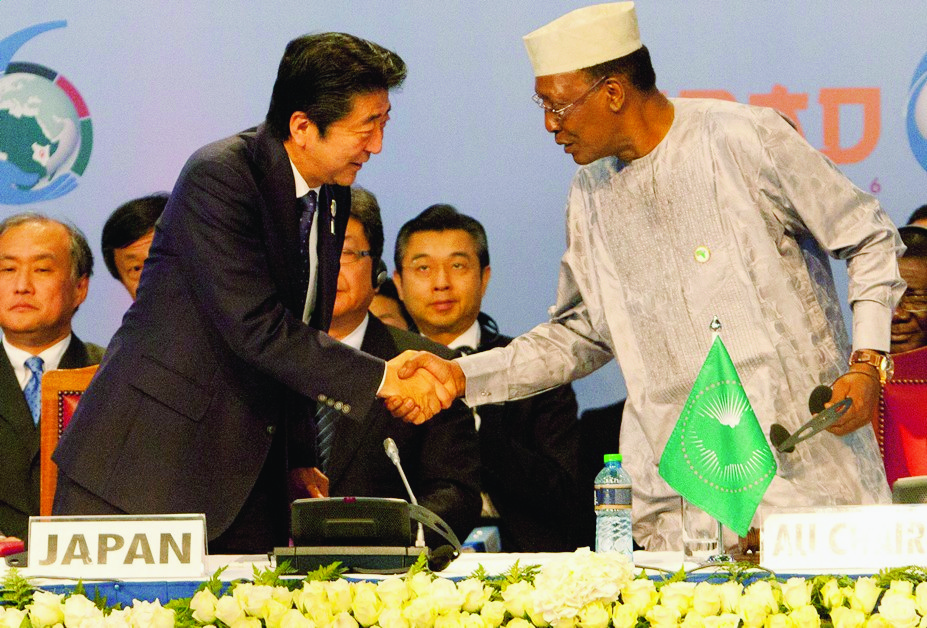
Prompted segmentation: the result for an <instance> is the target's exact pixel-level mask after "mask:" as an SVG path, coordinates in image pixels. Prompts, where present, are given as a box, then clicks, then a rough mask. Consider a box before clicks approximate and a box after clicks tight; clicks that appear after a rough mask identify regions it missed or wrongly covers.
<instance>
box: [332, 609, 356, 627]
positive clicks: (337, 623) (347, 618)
mask: <svg viewBox="0 0 927 628" xmlns="http://www.w3.org/2000/svg"><path fill="white" fill-rule="evenodd" d="M331 628H358V627H357V622H356V621H354V618H353V617H351V613H349V612H347V611H341V612H340V613H338V614H337V615H335V620H334V621H333V622H332V624H331Z"/></svg>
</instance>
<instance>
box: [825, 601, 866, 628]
mask: <svg viewBox="0 0 927 628" xmlns="http://www.w3.org/2000/svg"><path fill="white" fill-rule="evenodd" d="M830 621H831V622H832V623H833V624H834V628H861V627H862V625H863V624H864V623H866V615H865V613H863V612H862V611H857V610H853V609H852V608H847V607H846V606H838V607H836V608H833V609H831V611H830Z"/></svg>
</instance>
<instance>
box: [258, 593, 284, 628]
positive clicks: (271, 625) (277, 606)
mask: <svg viewBox="0 0 927 628" xmlns="http://www.w3.org/2000/svg"><path fill="white" fill-rule="evenodd" d="M288 610H290V606H289V605H287V606H284V605H283V604H281V603H280V602H278V601H277V600H275V599H273V598H271V599H269V600H266V601H265V602H264V605H263V606H261V610H260V612H259V613H258V614H257V617H258V618H259V619H263V620H264V624H265V625H266V626H267V627H268V628H277V626H278V625H279V624H280V620H282V619H283V616H284V615H286V612H287V611H288Z"/></svg>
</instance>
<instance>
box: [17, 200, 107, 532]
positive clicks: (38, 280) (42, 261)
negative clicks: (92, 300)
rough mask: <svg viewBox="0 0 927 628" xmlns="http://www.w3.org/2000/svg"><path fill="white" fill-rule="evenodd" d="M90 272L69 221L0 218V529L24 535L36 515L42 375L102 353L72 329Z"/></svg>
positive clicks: (89, 259) (89, 260)
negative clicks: (0, 334) (0, 348)
mask: <svg viewBox="0 0 927 628" xmlns="http://www.w3.org/2000/svg"><path fill="white" fill-rule="evenodd" d="M92 270H93V255H92V254H91V252H90V247H89V246H88V245H87V240H86V239H85V238H84V236H83V234H82V233H81V232H80V231H79V230H78V229H77V228H76V227H74V226H72V225H69V224H65V223H61V222H58V221H57V220H52V219H50V218H47V217H45V216H41V215H39V214H32V213H26V214H17V215H15V216H11V217H9V218H7V219H6V220H4V221H3V222H2V223H0V329H2V330H3V341H2V344H3V351H2V352H0V443H2V444H3V454H2V455H0V535H4V534H5V535H9V536H15V537H19V538H21V539H25V538H26V532H27V528H28V523H29V516H30V515H38V514H39V426H38V421H39V409H40V407H39V404H38V401H39V399H40V394H41V376H42V374H44V373H46V372H48V371H50V370H53V369H57V368H63V369H68V368H79V367H83V366H90V365H91V364H99V362H100V358H101V357H102V355H103V349H102V348H101V347H98V346H97V345H93V344H89V343H88V344H85V343H83V342H81V341H80V339H79V338H78V337H77V336H75V335H74V334H73V333H72V332H71V319H72V318H73V316H74V313H75V312H76V311H77V308H78V306H80V304H81V303H83V301H84V299H85V298H86V296H87V286H88V284H89V282H90V274H91V272H92Z"/></svg>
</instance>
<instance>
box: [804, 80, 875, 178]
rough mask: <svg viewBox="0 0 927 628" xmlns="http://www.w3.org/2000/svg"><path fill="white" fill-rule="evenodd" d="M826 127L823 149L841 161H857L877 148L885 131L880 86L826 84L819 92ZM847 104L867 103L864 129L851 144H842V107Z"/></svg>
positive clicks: (829, 155)
mask: <svg viewBox="0 0 927 628" xmlns="http://www.w3.org/2000/svg"><path fill="white" fill-rule="evenodd" d="M818 102H820V103H821V108H822V110H823V113H822V122H823V125H822V126H823V127H824V148H822V149H821V152H822V153H824V154H825V155H827V156H828V157H830V158H831V159H833V160H834V162H836V163H838V164H855V163H856V162H858V161H862V160H863V159H865V158H866V157H868V156H869V154H870V153H871V152H872V151H873V149H874V148H875V146H876V144H877V143H878V141H879V134H880V133H881V126H882V115H881V99H880V98H879V88H877V87H833V88H829V87H825V88H822V89H821V93H820V95H819V96H818ZM844 105H861V106H862V107H863V133H862V137H861V138H860V139H859V141H858V142H857V143H856V144H855V145H853V146H851V147H849V148H843V147H841V146H840V108H841V107H842V106H844Z"/></svg>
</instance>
